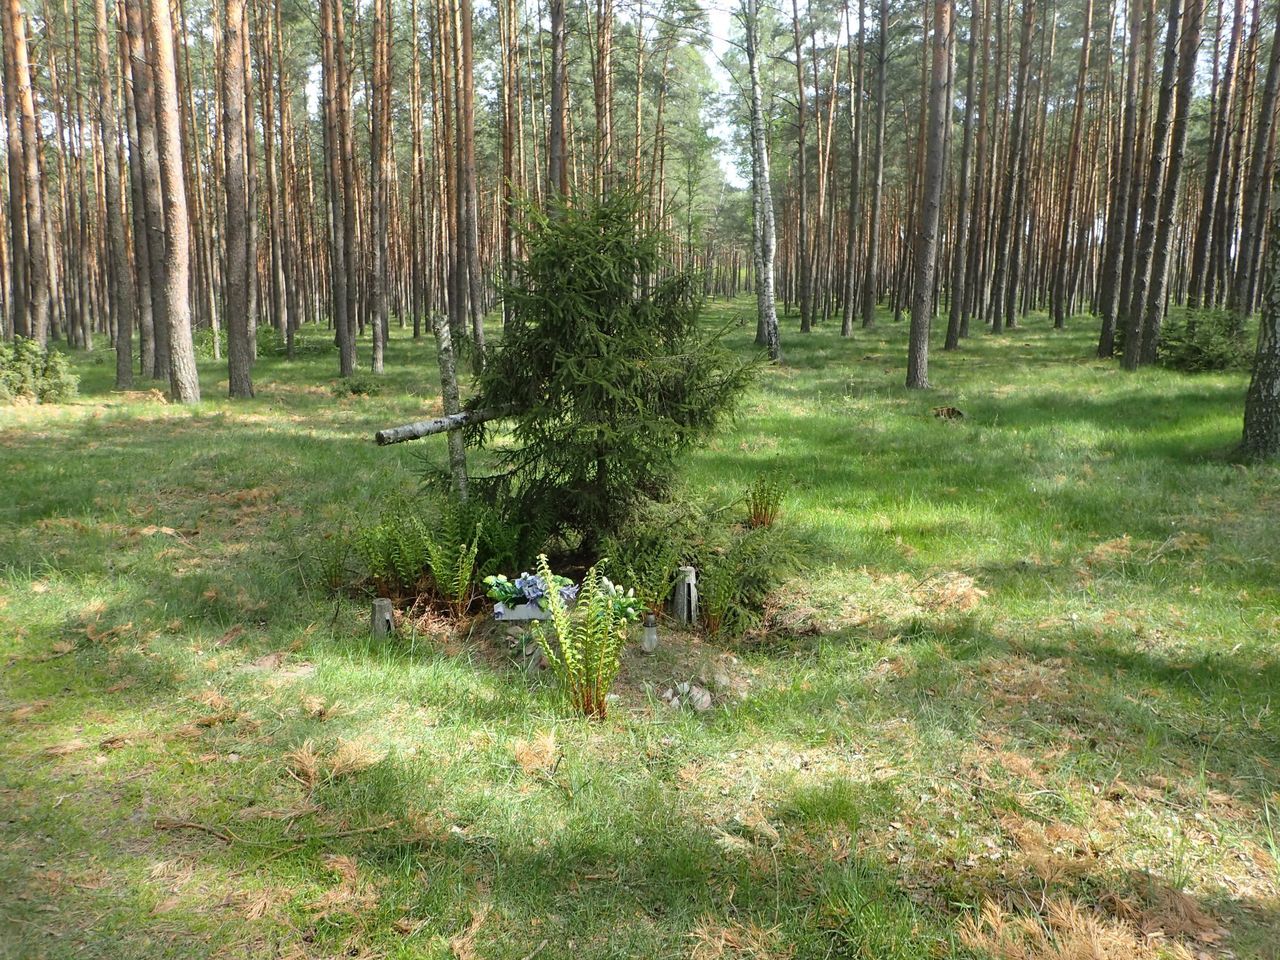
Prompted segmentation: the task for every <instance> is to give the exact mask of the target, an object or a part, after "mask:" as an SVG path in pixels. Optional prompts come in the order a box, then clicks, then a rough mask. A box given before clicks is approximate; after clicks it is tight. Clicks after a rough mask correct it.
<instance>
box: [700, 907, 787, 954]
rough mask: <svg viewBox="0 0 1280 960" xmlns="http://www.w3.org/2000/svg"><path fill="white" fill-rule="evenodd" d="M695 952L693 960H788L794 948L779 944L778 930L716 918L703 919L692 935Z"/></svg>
mask: <svg viewBox="0 0 1280 960" xmlns="http://www.w3.org/2000/svg"><path fill="white" fill-rule="evenodd" d="M689 938H690V939H691V940H692V941H693V949H692V950H691V951H690V953H689V957H690V960H786V958H788V957H790V956H792V955H793V954H794V953H795V948H794V946H791V945H782V944H780V943H779V942H778V941H779V937H778V930H777V928H765V927H761V926H759V925H758V924H756V923H752V922H747V923H741V922H739V921H737V920H731V921H729V922H728V923H727V924H725V923H721V922H720V921H719V920H717V919H716V918H715V917H708V916H704V917H702V918H701V919H700V920H699V921H698V922H697V923H696V924H694V927H693V930H692V931H690V933H689Z"/></svg>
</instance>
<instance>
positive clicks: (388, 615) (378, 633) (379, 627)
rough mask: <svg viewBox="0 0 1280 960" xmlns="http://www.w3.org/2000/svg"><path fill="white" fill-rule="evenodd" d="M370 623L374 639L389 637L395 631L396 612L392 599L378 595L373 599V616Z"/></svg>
mask: <svg viewBox="0 0 1280 960" xmlns="http://www.w3.org/2000/svg"><path fill="white" fill-rule="evenodd" d="M370 624H371V629H372V630H373V636H374V639H380V638H382V637H389V636H391V634H392V633H394V632H395V624H396V621H395V614H394V612H393V609H392V606H391V601H390V600H388V599H387V598H386V597H378V598H377V599H376V600H374V601H373V617H372V619H371V621H370Z"/></svg>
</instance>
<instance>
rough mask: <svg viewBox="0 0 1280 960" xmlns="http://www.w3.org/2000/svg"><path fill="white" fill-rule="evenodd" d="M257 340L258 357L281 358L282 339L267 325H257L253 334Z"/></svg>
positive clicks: (273, 328) (282, 352) (283, 343)
mask: <svg viewBox="0 0 1280 960" xmlns="http://www.w3.org/2000/svg"><path fill="white" fill-rule="evenodd" d="M255 335H256V337H257V340H258V356H260V357H283V356H284V354H285V342H284V337H282V336H281V335H280V331H279V330H277V329H276V328H275V327H273V326H272V325H271V324H269V323H260V324H258V330H257V333H256V334H255Z"/></svg>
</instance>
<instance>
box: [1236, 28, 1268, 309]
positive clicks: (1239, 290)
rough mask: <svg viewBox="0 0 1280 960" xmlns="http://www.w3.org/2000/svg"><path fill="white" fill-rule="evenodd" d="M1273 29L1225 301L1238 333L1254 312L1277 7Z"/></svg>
mask: <svg viewBox="0 0 1280 960" xmlns="http://www.w3.org/2000/svg"><path fill="white" fill-rule="evenodd" d="M1276 9H1277V20H1276V29H1275V30H1274V32H1273V33H1272V37H1271V58H1270V61H1269V62H1268V64H1267V79H1266V81H1265V83H1264V85H1263V89H1262V99H1261V100H1260V101H1259V103H1258V120H1257V123H1256V124H1255V125H1254V130H1253V151H1252V154H1251V156H1252V160H1251V162H1250V165H1249V176H1248V180H1247V182H1246V184H1245V188H1244V199H1243V202H1244V207H1243V210H1242V214H1241V218H1240V245H1239V249H1238V252H1237V255H1236V268H1235V275H1234V277H1233V278H1232V281H1231V289H1230V292H1229V294H1228V297H1227V312H1228V313H1229V314H1230V315H1231V316H1232V318H1233V324H1234V327H1235V329H1236V330H1237V331H1238V330H1240V329H1242V328H1243V327H1244V318H1245V317H1247V316H1248V315H1249V313H1250V311H1251V310H1252V309H1253V303H1252V302H1251V291H1252V290H1253V278H1254V270H1255V262H1256V257H1257V254H1258V250H1259V249H1260V248H1261V245H1262V232H1263V231H1262V228H1263V218H1264V217H1265V216H1266V203H1265V200H1266V190H1265V189H1264V185H1265V183H1266V175H1267V160H1268V158H1269V154H1270V146H1271V131H1272V128H1273V126H1274V124H1275V115H1276V99H1277V95H1280V6H1277V8H1276Z"/></svg>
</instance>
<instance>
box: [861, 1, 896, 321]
mask: <svg viewBox="0 0 1280 960" xmlns="http://www.w3.org/2000/svg"><path fill="white" fill-rule="evenodd" d="M876 27H877V31H878V36H877V38H876V125H875V127H876V130H875V141H874V146H873V147H872V153H871V157H872V159H871V216H870V217H869V218H868V220H867V259H866V264H865V268H864V270H863V280H862V326H863V328H864V329H866V328H868V327H874V326H875V324H876V303H877V302H878V301H879V299H880V298H879V270H880V262H879V260H880V217H881V211H882V210H883V209H884V128H885V115H886V112H887V111H886V108H887V103H886V101H887V99H888V90H887V86H886V81H885V75H886V67H887V64H888V59H889V0H880V18H879V21H878V22H877V24H876Z"/></svg>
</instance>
